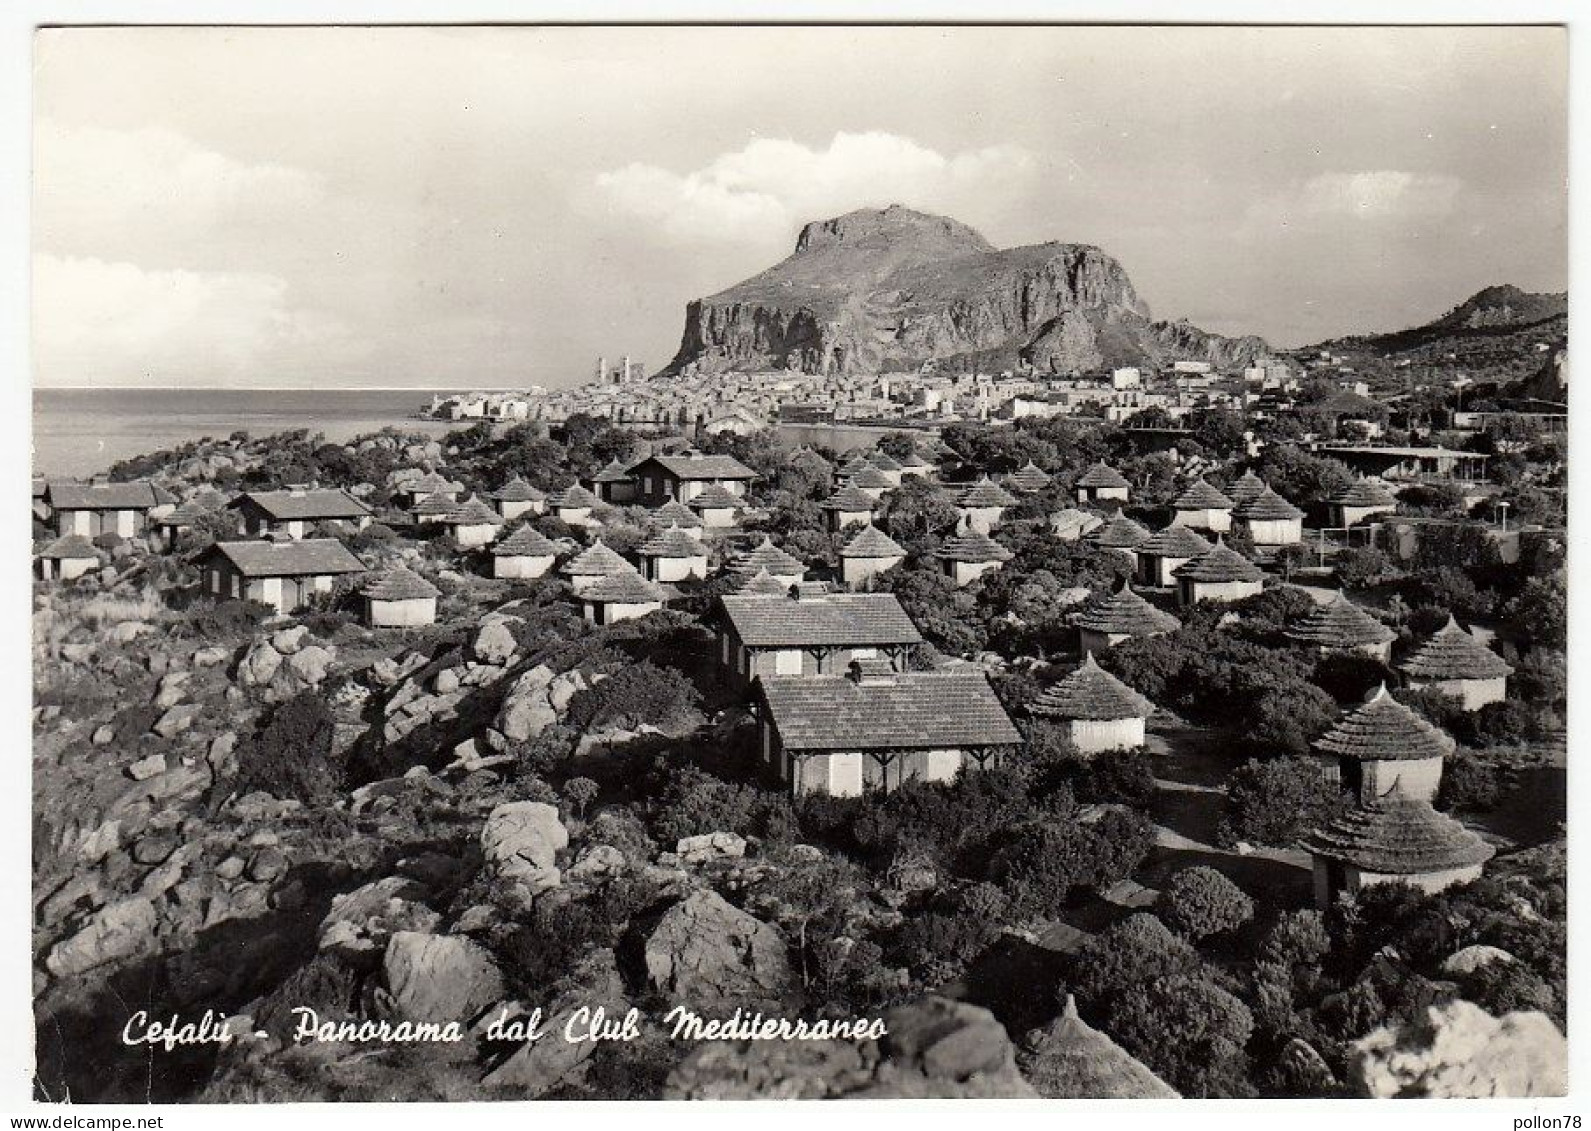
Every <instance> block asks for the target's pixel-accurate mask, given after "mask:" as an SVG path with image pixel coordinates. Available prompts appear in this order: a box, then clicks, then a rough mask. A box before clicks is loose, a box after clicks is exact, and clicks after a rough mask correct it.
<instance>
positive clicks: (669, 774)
mask: <svg viewBox="0 0 1591 1131" xmlns="http://www.w3.org/2000/svg"><path fill="white" fill-rule="evenodd" d="M658 777H659V779H660V780H659V781H657V783H656V785H655V787H654V788H653V789H652V790H650V791H649V792H650V793H651V794H652V797H651V800H650V801H649V802H648V803H647V820H648V822H649V824H650V827H651V832H652V835H653V836H655V837H656V838H657V839H658V841H659V842H660V843H661V844H662V845H663V846H664V847H666V848H669V849H672V848H673V847H674V845H675V844H676V843H678V842H679V841H680V840H682V839H684V838H685V837H688V836H700V835H702V834H703V833H712V832H730V833H737V834H739V835H741V836H763V835H766V833H767V832H768V830H769V828H770V827H771V826H772V825H774V824H775V823H776V822H777V823H788V822H789V820H790V803H789V801H788V800H787V799H786V798H785V796H784V795H783V794H782V793H774V792H771V791H769V790H764V789H759V788H757V787H756V786H752V785H743V784H739V783H736V782H730V781H725V780H724V779H723V778H719V777H714V776H713V775H712V774H709V773H707V772H705V771H703V770H701V769H699V768H698V767H696V766H693V765H690V764H688V763H683V762H668V763H665V764H664V766H663V768H662V769H661V770H660V771H659V773H658Z"/></svg>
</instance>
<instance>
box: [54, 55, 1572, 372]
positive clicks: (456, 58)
mask: <svg viewBox="0 0 1591 1131" xmlns="http://www.w3.org/2000/svg"><path fill="white" fill-rule="evenodd" d="M34 50H35V60H34V63H35V65H34V193H33V217H32V233H33V264H32V282H33V299H34V303H33V342H32V345H33V363H34V379H35V384H36V385H38V386H85V385H86V386H146V385H147V386H182V387H213V386H225V387H294V388H301V387H335V386H347V387H416V388H451V387H462V388H488V387H515V386H523V385H525V384H530V383H536V384H542V385H547V386H550V387H560V386H567V385H573V384H578V383H580V382H582V381H584V380H587V379H589V378H590V376H591V375H592V373H593V372H594V366H595V362H596V358H597V357H598V356H599V355H601V356H606V357H608V358H610V359H614V360H616V359H617V358H618V357H620V356H622V355H625V354H628V355H630V356H631V357H633V358H635V359H637V360H639V361H641V362H642V363H643V364H644V365H645V366H646V367H647V368H648V369H649V370H654V369H657V368H660V367H661V366H662V365H664V364H665V363H666V362H667V361H668V360H669V359H670V358H671V357H672V356H673V354H674V352H675V350H676V348H677V347H678V345H679V339H680V333H681V329H682V327H683V322H684V308H685V304H686V302H688V301H689V300H690V299H692V298H695V297H699V296H702V295H707V294H711V293H713V292H715V291H718V290H721V289H723V288H725V287H727V286H729V285H731V284H733V283H735V282H737V281H739V280H741V279H743V278H745V277H747V276H750V275H752V274H755V273H756V272H758V271H760V270H762V269H763V268H765V267H768V266H770V265H772V264H773V263H775V262H777V261H778V260H779V259H781V258H783V257H784V256H785V255H787V254H789V252H790V251H791V250H792V249H793V246H794V240H795V237H796V234H797V232H798V231H799V229H800V227H801V225H802V224H803V223H805V222H807V221H809V220H814V219H823V218H826V217H829V216H834V215H838V214H839V213H842V212H846V211H850V210H852V209H855V208H864V207H884V206H886V205H888V204H891V203H900V204H905V205H907V206H909V207H914V208H918V209H921V210H924V211H929V212H938V213H943V214H946V215H951V216H954V217H955V218H957V219H959V220H962V221H964V222H966V223H968V224H971V225H972V226H973V227H975V228H977V229H978V230H979V231H981V232H982V233H983V234H984V235H985V236H986V237H987V238H988V239H989V240H990V241H991V242H993V243H994V244H996V245H997V246H1001V247H1011V246H1018V245H1021V244H1030V243H1038V242H1043V241H1046V240H1060V241H1065V242H1074V243H1090V244H1095V245H1097V246H1099V247H1102V248H1103V249H1105V250H1106V251H1107V252H1109V253H1110V254H1112V255H1114V256H1115V257H1116V258H1117V259H1119V260H1120V261H1121V262H1122V264H1123V265H1124V266H1125V267H1126V269H1127V271H1128V273H1129V275H1130V276H1131V278H1132V280H1133V283H1134V285H1135V287H1136V289H1137V291H1138V293H1139V295H1140V296H1141V297H1142V298H1143V299H1144V300H1145V301H1146V302H1147V303H1148V304H1149V306H1150V308H1151V310H1152V312H1153V314H1154V316H1155V317H1156V318H1187V319H1189V320H1190V321H1192V322H1194V323H1195V324H1197V325H1199V326H1202V327H1203V328H1205V329H1208V330H1213V331H1217V332H1221V333H1228V334H1244V333H1255V334H1260V335H1262V336H1264V337H1265V338H1266V339H1268V340H1269V341H1270V342H1271V343H1272V344H1273V345H1276V346H1282V347H1286V346H1296V345H1303V344H1307V343H1311V342H1316V341H1320V340H1323V339H1325V338H1328V337H1331V336H1336V335H1341V334H1345V333H1356V332H1370V331H1381V330H1393V329H1400V328H1403V327H1406V326H1410V325H1415V324H1418V323H1420V322H1424V321H1427V320H1429V319H1431V318H1433V317H1435V316H1437V315H1439V314H1441V313H1443V312H1444V311H1446V310H1447V309H1449V308H1450V307H1452V306H1453V305H1455V304H1456V303H1458V302H1459V301H1461V300H1462V299H1464V298H1465V297H1467V296H1468V295H1470V294H1471V293H1473V292H1474V291H1476V290H1479V289H1480V288H1481V287H1484V286H1488V285H1491V284H1496V283H1514V284H1516V285H1518V286H1521V287H1523V288H1525V289H1526V290H1563V289H1565V288H1566V279H1567V235H1566V231H1567V210H1566V194H1565V183H1566V178H1567V123H1566V99H1567V91H1566V87H1567V48H1566V40H1565V36H1564V33H1563V32H1562V31H1560V30H1558V29H1553V28H1537V29H1530V28H1471V29H1462V28H1401V29H1389V28H1383V29H1332V28H1292V29H1288V28H1252V29H1244V28H1183V29H1168V28H1103V27H1093V28H1075V27H1073V28H1066V27H1055V28H971V27H941V28H933V27H925V28H900V27H873V28H863V27H846V28H792V27H764V28H724V27H719V28H707V27H693V28H666V27H652V28H616V27H608V28H467V29H466V28H451V29H447V28H406V29H398V28H386V29H365V28H347V29H333V28H249V29H238V28H234V29H220V28H217V29H204V28H161V29H150V28H106V29H54V30H44V31H41V32H39V33H38V34H37V37H36V40H35V45H34Z"/></svg>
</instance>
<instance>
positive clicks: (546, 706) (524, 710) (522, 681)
mask: <svg viewBox="0 0 1591 1131" xmlns="http://www.w3.org/2000/svg"><path fill="white" fill-rule="evenodd" d="M552 679H553V674H552V671H551V669H549V668H546V667H542V666H541V665H539V664H538V665H537V666H536V667H534V668H531V669H530V670H529V671H528V672H526V673H524V674H523V675H521V676H520V677H519V678H518V679H516V680H514V683H513V686H511V687H510V688H509V689H508V694H507V695H505V696H504V697H503V705H502V707H501V708H500V709H499V711H498V713H497V722H496V727H497V729H498V730H500V731H502V732H503V734H504V735H505V736H507V737H508V738H511V739H513V740H514V741H515V742H523V741H525V740H526V739H528V738H534V737H536V735H538V734H540V733H541V732H542V731H544V730H546V729H547V728H548V727H550V726H552V725H553V724H554V723H556V722H557V721H558V712H557V710H555V709H554V708H553V706H552V704H551V703H549V702H548V701H547V685H548V684H549V683H551V682H552Z"/></svg>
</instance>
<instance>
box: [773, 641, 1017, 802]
mask: <svg viewBox="0 0 1591 1131" xmlns="http://www.w3.org/2000/svg"><path fill="white" fill-rule="evenodd" d="M757 698H758V705H757V713H758V718H759V721H760V731H761V748H762V759H763V764H764V765H765V766H766V767H767V768H768V769H769V770H770V771H771V772H772V773H773V775H774V776H775V777H777V778H778V780H779V781H781V782H783V783H784V784H785V785H786V786H788V787H789V789H790V791H791V792H792V793H794V794H795V795H796V796H798V797H799V796H803V795H806V794H814V793H815V794H827V795H830V796H835V797H857V796H860V795H861V794H862V792H863V791H864V790H866V789H878V790H883V791H886V792H887V791H890V790H894V789H898V788H900V787H901V786H902V785H904V784H905V783H906V782H909V781H915V780H920V781H950V780H952V779H953V778H954V777H955V776H956V774H957V773H959V772H960V771H961V770H962V768H963V767H964V766H966V767H976V768H978V769H983V768H987V767H988V766H990V765H997V764H998V763H999V761H1000V758H1001V756H1002V754H1003V752H1004V751H1005V750H1006V749H1009V748H1010V747H1011V746H1013V745H1015V744H1017V743H1019V742H1021V741H1022V736H1021V735H1020V734H1019V733H1018V732H1017V729H1016V727H1014V726H1013V725H1012V723H1011V719H1010V717H1009V716H1008V715H1007V714H1006V713H1005V709H1004V708H1002V707H1001V706H1000V701H999V699H998V698H996V696H995V694H994V690H993V688H991V687H990V686H989V681H988V678H987V677H986V676H984V675H983V673H981V672H961V671H958V672H943V671H941V672H911V673H904V672H898V671H895V670H893V669H892V668H891V667H890V666H889V665H888V664H887V663H885V662H883V661H879V660H858V661H855V662H854V663H853V664H852V665H851V666H850V670H849V673H848V674H846V675H817V676H778V675H775V676H765V677H763V678H762V679H760V680H759V681H758V684H757Z"/></svg>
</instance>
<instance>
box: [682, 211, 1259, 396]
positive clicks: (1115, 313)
mask: <svg viewBox="0 0 1591 1131" xmlns="http://www.w3.org/2000/svg"><path fill="white" fill-rule="evenodd" d="M1266 352H1268V347H1266V345H1265V343H1263V342H1261V341H1259V340H1258V339H1250V338H1244V339H1229V338H1221V337H1219V336H1217V335H1213V334H1205V333H1204V332H1203V331H1200V330H1197V329H1195V328H1194V327H1190V326H1183V325H1179V326H1175V327H1172V326H1168V325H1164V324H1161V323H1152V322H1150V321H1149V311H1148V308H1147V307H1146V306H1145V305H1144V304H1143V303H1142V302H1141V301H1140V300H1139V298H1138V295H1137V293H1136V292H1135V291H1134V290H1133V285H1132V281H1131V280H1130V279H1129V278H1128V277H1127V272H1126V271H1125V270H1124V269H1123V268H1122V266H1121V264H1120V263H1118V262H1117V261H1116V260H1115V259H1114V258H1112V257H1111V256H1110V255H1108V254H1106V253H1105V252H1104V251H1102V250H1100V249H1099V248H1097V247H1093V246H1090V245H1087V244H1072V243H1061V242H1050V243H1040V244H1032V245H1028V246H1025V247H1016V248H1007V249H1004V250H1000V249H997V248H996V247H995V246H994V245H993V244H991V243H990V242H989V241H988V240H986V239H984V237H983V236H982V235H981V234H979V233H978V232H977V231H976V230H975V229H973V228H971V227H969V226H968V225H966V224H963V223H962V222H961V221H959V220H956V219H953V218H951V217H949V216H937V215H934V214H932V213H928V212H920V211H918V210H916V209H913V208H908V207H906V206H904V205H901V204H891V205H889V206H888V207H886V208H862V209H857V210H855V211H852V212H847V213H845V214H844V215H841V216H834V217H831V218H829V219H827V220H814V221H812V222H811V223H808V224H806V225H805V226H804V227H803V228H802V229H801V234H800V237H799V238H798V239H797V240H796V247H795V251H794V252H793V253H792V254H790V255H789V256H787V257H786V258H785V259H784V260H782V261H781V262H779V263H777V264H775V265H774V266H772V267H770V268H768V269H767V270H766V271H763V272H761V273H760V274H757V275H754V276H752V277H751V278H749V279H747V280H745V281H744V282H741V283H737V284H735V285H734V286H732V287H729V288H727V289H726V290H723V291H720V292H718V293H717V294H715V295H710V296H708V297H707V298H703V299H697V300H696V301H694V302H692V303H690V304H689V306H688V307H687V308H686V312H685V333H684V335H683V337H682V339H681V342H680V348H679V352H678V354H677V355H676V356H675V358H674V360H673V361H672V362H671V363H670V364H669V366H668V367H667V369H665V370H664V372H665V373H677V372H680V371H682V370H685V369H693V370H696V371H699V372H709V373H711V372H720V371H723V370H728V369H785V368H794V369H801V370H804V371H806V372H809V373H817V372H831V371H837V372H853V373H854V372H863V373H866V372H881V371H890V370H901V369H916V368H918V367H920V366H922V365H924V364H925V363H930V362H931V363H933V364H934V365H936V366H938V367H939V368H941V369H944V370H948V371H958V370H959V371H968V370H981V371H984V372H988V371H991V370H1000V369H1008V368H1015V367H1017V366H1019V365H1021V364H1023V363H1027V364H1030V365H1032V366H1033V367H1034V368H1036V369H1038V370H1040V371H1041V372H1053V373H1070V372H1082V371H1089V370H1096V369H1099V368H1102V367H1109V366H1115V365H1143V364H1147V365H1156V364H1159V363H1160V362H1161V361H1165V360H1182V359H1185V358H1186V359H1198V360H1208V361H1215V362H1217V363H1219V364H1223V365H1224V364H1231V363H1241V362H1246V361H1248V360H1250V359H1251V357H1252V356H1257V355H1259V354H1263V353H1266Z"/></svg>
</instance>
